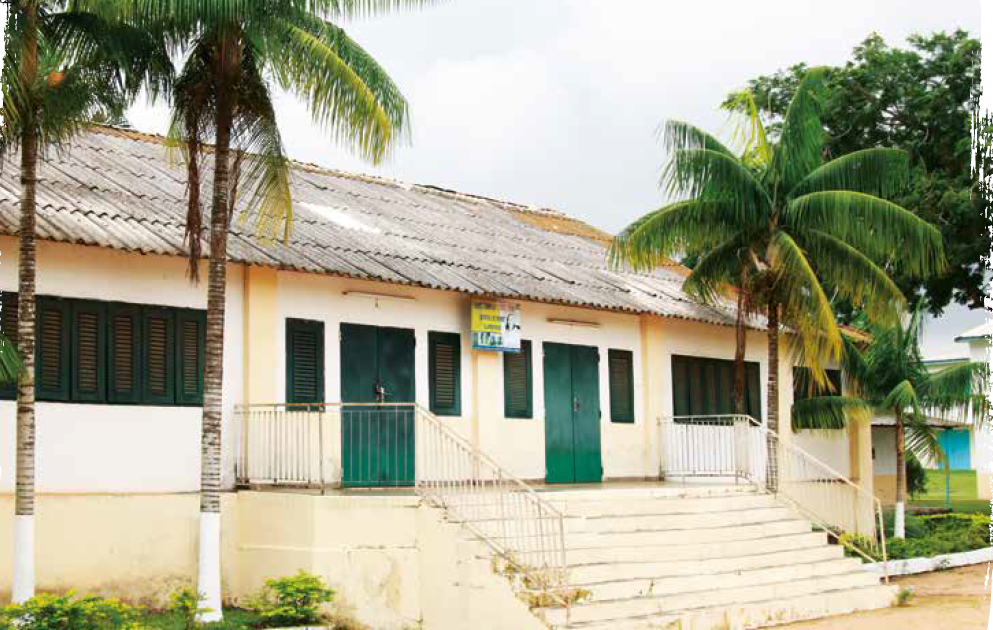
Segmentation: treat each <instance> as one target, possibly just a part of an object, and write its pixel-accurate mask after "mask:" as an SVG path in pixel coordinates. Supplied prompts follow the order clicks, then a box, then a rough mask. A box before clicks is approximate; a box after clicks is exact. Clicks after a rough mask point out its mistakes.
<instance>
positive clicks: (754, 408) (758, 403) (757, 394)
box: [745, 362, 762, 422]
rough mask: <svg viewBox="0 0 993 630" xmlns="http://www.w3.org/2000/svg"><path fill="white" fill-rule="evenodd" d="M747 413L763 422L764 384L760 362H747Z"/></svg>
mask: <svg viewBox="0 0 993 630" xmlns="http://www.w3.org/2000/svg"><path fill="white" fill-rule="evenodd" d="M745 413H747V414H748V415H750V416H751V417H752V418H754V419H755V420H758V421H759V422H762V385H761V378H760V377H759V364H758V363H751V362H746V363H745Z"/></svg>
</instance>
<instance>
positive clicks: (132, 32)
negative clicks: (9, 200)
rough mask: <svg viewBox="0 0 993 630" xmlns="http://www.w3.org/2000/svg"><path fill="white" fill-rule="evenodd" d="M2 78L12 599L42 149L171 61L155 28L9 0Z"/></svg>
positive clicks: (25, 529)
mask: <svg viewBox="0 0 993 630" xmlns="http://www.w3.org/2000/svg"><path fill="white" fill-rule="evenodd" d="M5 4H7V22H6V30H5V37H6V54H5V56H4V65H3V71H2V75H0V81H2V89H3V125H2V127H0V160H6V159H8V157H9V156H10V154H11V153H12V152H13V151H15V150H18V149H19V150H20V172H21V199H20V204H21V221H20V231H19V237H20V258H19V277H18V291H19V307H18V317H19V319H18V330H17V349H18V354H19V355H20V357H21V360H22V362H23V369H21V370H20V378H19V382H18V388H17V480H16V499H15V507H14V511H15V530H14V532H15V533H14V539H15V542H14V544H15V559H14V580H13V593H12V595H13V599H14V601H15V602H21V601H24V600H25V599H28V598H30V597H31V596H32V595H33V593H34V559H33V558H34V542H33V541H34V533H33V532H34V468H35V405H34V403H35V389H34V376H35V375H34V346H35V334H34V333H35V275H36V269H35V267H36V258H35V256H36V253H35V211H36V206H35V198H36V193H37V185H38V156H39V153H42V152H44V151H45V150H46V148H48V147H53V146H54V147H56V148H59V149H64V148H65V146H66V144H67V143H68V141H69V140H70V139H71V138H72V136H73V135H74V134H75V133H76V132H78V131H79V130H80V129H82V128H83V127H84V126H85V125H86V123H87V121H88V120H91V119H92V118H94V117H96V116H120V115H122V114H123V111H124V108H125V107H126V105H127V103H128V102H129V100H130V99H131V98H133V96H134V95H135V94H136V93H137V92H138V90H139V89H141V88H146V89H147V90H148V91H149V95H150V96H152V97H153V98H154V96H155V95H156V94H158V93H159V92H160V91H161V90H162V89H163V88H164V87H166V86H167V84H168V80H169V76H170V75H171V67H172V66H171V62H170V60H169V57H168V52H167V50H166V49H165V47H164V46H163V45H162V44H161V43H160V42H159V41H158V40H157V39H156V38H155V37H154V35H153V34H151V33H148V32H144V31H139V30H136V29H133V28H131V27H127V26H124V25H122V24H118V23H111V22H107V21H105V20H102V19H99V18H97V17H96V16H95V15H91V14H86V13H81V12H77V13H68V12H65V11H61V9H63V8H64V7H65V5H66V2H57V1H42V0H11V1H10V2H6V3H5Z"/></svg>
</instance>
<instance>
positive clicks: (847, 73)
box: [726, 30, 991, 318]
mask: <svg viewBox="0 0 993 630" xmlns="http://www.w3.org/2000/svg"><path fill="white" fill-rule="evenodd" d="M907 43H908V46H907V47H906V48H899V47H894V46H890V45H888V44H886V42H885V41H884V40H883V38H882V37H880V36H879V35H877V34H872V35H870V36H869V37H868V38H867V39H866V40H865V41H863V42H862V43H861V44H859V45H858V46H856V48H855V49H854V51H853V55H852V56H853V59H852V61H849V62H848V63H846V64H845V65H843V66H840V67H834V68H830V69H829V70H828V71H827V74H826V81H827V85H828V87H829V88H830V94H829V96H828V98H827V100H826V101H825V104H824V111H823V116H822V122H823V124H824V130H825V133H826V134H827V142H826V143H825V145H824V153H825V157H826V158H827V159H831V158H833V157H837V156H841V155H846V154H849V153H853V152H856V151H860V150H862V149H868V148H872V147H893V148H899V149H903V150H904V151H906V152H907V153H908V154H909V155H910V163H911V178H910V185H909V186H908V187H906V189H904V190H902V191H900V192H899V193H898V195H897V196H896V197H895V198H894V199H893V201H895V202H896V203H897V204H898V205H900V206H902V207H904V208H907V209H908V210H910V211H911V212H913V213H914V214H916V215H917V216H919V217H921V218H923V219H924V220H926V221H928V222H929V223H931V224H933V225H935V226H937V227H938V228H939V229H940V230H941V234H942V237H943V241H944V243H945V247H946V254H947V257H948V261H949V266H948V268H947V269H946V270H945V272H944V273H943V274H940V275H937V276H933V277H908V276H906V275H905V274H897V275H896V276H895V277H894V280H895V281H896V282H897V284H898V285H899V286H900V288H901V289H902V290H903V292H904V295H906V296H907V298H908V299H914V298H915V297H916V296H917V295H918V293H919V292H922V291H923V294H924V299H925V300H926V303H927V306H928V308H929V309H930V311H931V312H932V313H933V314H940V313H941V311H942V309H944V308H945V306H947V305H948V304H949V303H951V302H952V301H954V302H957V303H960V304H967V305H969V307H970V308H982V307H983V300H984V297H985V291H984V277H983V276H984V270H985V265H984V264H983V262H982V261H983V256H985V255H988V254H989V251H990V249H991V241H990V233H989V231H988V230H987V229H986V227H987V226H986V224H985V222H984V218H983V216H982V215H980V214H977V213H976V212H975V208H974V198H975V192H976V190H975V186H976V181H975V179H974V178H973V177H972V176H971V172H970V163H971V160H970V157H971V156H970V125H971V120H972V114H973V112H975V111H976V107H977V105H978V100H979V94H980V91H981V82H980V43H979V40H978V39H975V38H972V37H970V36H969V34H968V33H967V32H965V31H963V30H957V31H955V32H953V33H951V34H947V33H935V34H933V35H929V36H923V35H912V36H911V37H909V38H908V40H907ZM806 72H807V66H806V65H805V64H798V65H795V66H792V67H790V68H788V69H785V70H782V71H779V72H777V73H774V74H771V75H766V76H760V77H758V78H755V79H753V80H752V81H750V82H749V89H750V90H751V92H752V93H753V94H754V95H755V101H756V103H757V104H758V107H759V109H760V111H761V113H762V115H763V116H764V117H765V118H766V120H767V122H768V123H769V125H768V128H769V133H770V135H771V136H772V137H778V135H779V133H780V132H781V130H782V127H783V124H782V123H783V119H784V116H785V115H786V111H787V109H788V107H789V104H790V101H791V99H792V97H793V94H794V93H795V92H796V89H797V87H798V86H799V85H800V82H801V81H802V79H803V77H804V75H805V74H806ZM734 99H735V94H734V93H732V95H731V96H729V97H728V100H727V101H726V106H734ZM829 291H830V288H829ZM837 306H838V310H839V314H840V315H842V316H844V317H845V318H851V317H853V316H854V313H853V312H852V308H851V305H850V304H847V303H844V302H843V301H839V302H838V305H837Z"/></svg>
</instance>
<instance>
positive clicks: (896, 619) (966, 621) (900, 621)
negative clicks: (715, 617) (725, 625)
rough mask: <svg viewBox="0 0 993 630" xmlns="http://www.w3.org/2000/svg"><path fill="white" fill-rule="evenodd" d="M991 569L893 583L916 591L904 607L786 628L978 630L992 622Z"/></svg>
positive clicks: (980, 567) (964, 569) (965, 569)
mask: <svg viewBox="0 0 993 630" xmlns="http://www.w3.org/2000/svg"><path fill="white" fill-rule="evenodd" d="M987 573H988V567H987V565H985V564H979V565H975V566H971V567H962V568H959V569H951V570H949V571H937V572H934V573H924V574H921V575H913V576H909V577H905V578H899V579H894V580H893V582H894V583H895V584H899V585H900V586H903V587H907V588H911V589H913V592H914V595H913V597H911V599H910V602H909V603H908V604H907V605H905V606H901V607H894V608H887V609H884V610H874V611H871V612H866V613H858V614H854V615H844V616H841V617H829V618H827V619H818V620H817V621H804V622H801V623H795V624H790V625H788V626H783V627H784V628H788V629H789V630H870V629H871V630H879V629H882V628H904V629H906V630H910V629H911V628H954V629H955V630H979V629H980V628H986V627H987V625H988V624H989V620H990V586H989V584H988V583H987Z"/></svg>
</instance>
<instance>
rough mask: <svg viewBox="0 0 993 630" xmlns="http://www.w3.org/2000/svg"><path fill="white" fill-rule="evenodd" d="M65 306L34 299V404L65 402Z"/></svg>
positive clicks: (67, 365)
mask: <svg viewBox="0 0 993 630" xmlns="http://www.w3.org/2000/svg"><path fill="white" fill-rule="evenodd" d="M69 390H70V388H69V303H68V302H66V301H65V300H61V299H58V298H46V297H39V298H37V308H36V314H35V392H36V395H37V397H38V400H55V401H67V400H69Z"/></svg>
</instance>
